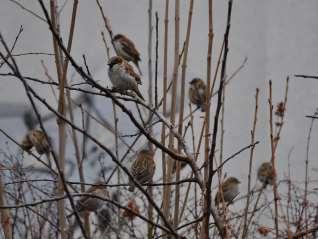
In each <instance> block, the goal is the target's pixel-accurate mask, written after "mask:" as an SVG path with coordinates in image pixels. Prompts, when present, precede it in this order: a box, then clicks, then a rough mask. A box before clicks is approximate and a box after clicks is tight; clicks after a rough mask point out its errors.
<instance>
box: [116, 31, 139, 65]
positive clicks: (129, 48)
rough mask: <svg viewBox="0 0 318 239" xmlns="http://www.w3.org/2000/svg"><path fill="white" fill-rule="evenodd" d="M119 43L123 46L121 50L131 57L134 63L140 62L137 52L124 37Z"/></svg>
mask: <svg viewBox="0 0 318 239" xmlns="http://www.w3.org/2000/svg"><path fill="white" fill-rule="evenodd" d="M120 41H121V44H122V46H123V50H124V51H125V52H126V53H127V54H128V55H130V56H132V57H133V58H134V61H136V62H138V61H140V54H139V52H138V51H137V49H136V47H135V44H134V43H133V42H132V41H131V40H129V39H128V38H126V37H125V38H122V39H121V40H120Z"/></svg>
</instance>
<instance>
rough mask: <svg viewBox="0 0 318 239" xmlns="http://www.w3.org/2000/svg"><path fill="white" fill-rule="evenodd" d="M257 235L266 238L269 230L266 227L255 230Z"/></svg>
mask: <svg viewBox="0 0 318 239" xmlns="http://www.w3.org/2000/svg"><path fill="white" fill-rule="evenodd" d="M257 231H258V233H259V234H261V235H262V236H264V237H266V236H267V234H268V233H270V232H271V229H270V228H268V227H259V228H258V229H257Z"/></svg>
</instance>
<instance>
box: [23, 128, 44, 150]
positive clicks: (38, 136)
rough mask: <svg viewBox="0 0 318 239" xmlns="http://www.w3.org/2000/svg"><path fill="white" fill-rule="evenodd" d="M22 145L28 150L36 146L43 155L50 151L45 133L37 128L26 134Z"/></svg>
mask: <svg viewBox="0 0 318 239" xmlns="http://www.w3.org/2000/svg"><path fill="white" fill-rule="evenodd" d="M21 146H22V149H23V150H26V151H29V150H31V149H32V147H35V150H36V151H37V152H38V153H39V154H41V155H42V154H49V153H50V144H49V141H48V139H47V137H46V136H45V133H44V132H43V131H41V130H37V129H34V130H31V131H30V132H28V133H27V134H26V135H25V136H24V139H23V140H22V143H21Z"/></svg>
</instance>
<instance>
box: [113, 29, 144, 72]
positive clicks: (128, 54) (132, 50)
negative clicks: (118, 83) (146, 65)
mask: <svg viewBox="0 0 318 239" xmlns="http://www.w3.org/2000/svg"><path fill="white" fill-rule="evenodd" d="M113 43H114V47H115V51H116V53H117V55H118V56H120V57H122V58H124V59H125V60H126V61H132V62H133V63H134V64H135V65H136V67H137V68H138V71H139V74H141V75H142V73H141V70H140V68H139V63H138V62H139V61H141V59H140V54H139V52H138V50H137V49H136V47H135V44H134V43H133V42H132V41H131V40H130V39H129V38H128V37H126V36H124V35H122V34H117V35H115V36H114V37H113Z"/></svg>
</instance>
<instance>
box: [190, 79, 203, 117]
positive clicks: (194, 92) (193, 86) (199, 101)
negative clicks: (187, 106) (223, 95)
mask: <svg viewBox="0 0 318 239" xmlns="http://www.w3.org/2000/svg"><path fill="white" fill-rule="evenodd" d="M207 97H208V90H207V88H206V85H205V83H204V81H203V80H202V79H200V78H194V79H193V80H192V81H190V88H189V98H190V102H191V103H192V104H194V105H196V106H197V107H199V108H200V109H201V111H202V112H204V111H205V110H206V101H207Z"/></svg>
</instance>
